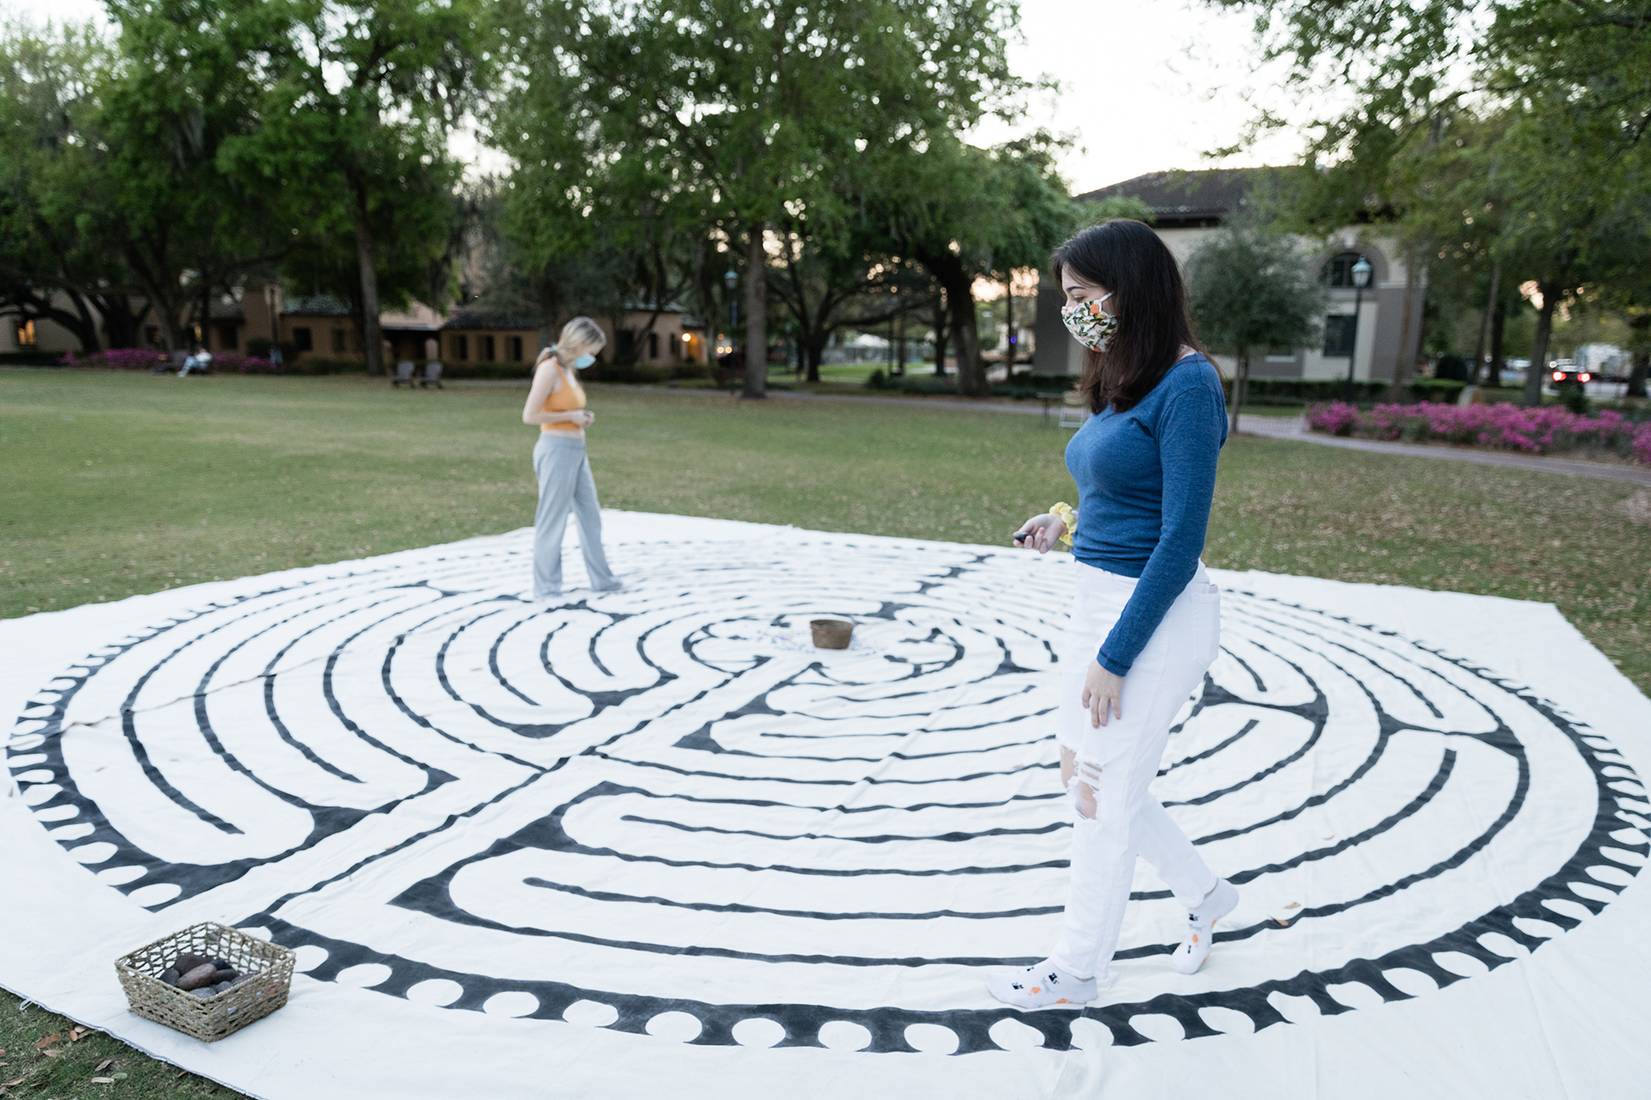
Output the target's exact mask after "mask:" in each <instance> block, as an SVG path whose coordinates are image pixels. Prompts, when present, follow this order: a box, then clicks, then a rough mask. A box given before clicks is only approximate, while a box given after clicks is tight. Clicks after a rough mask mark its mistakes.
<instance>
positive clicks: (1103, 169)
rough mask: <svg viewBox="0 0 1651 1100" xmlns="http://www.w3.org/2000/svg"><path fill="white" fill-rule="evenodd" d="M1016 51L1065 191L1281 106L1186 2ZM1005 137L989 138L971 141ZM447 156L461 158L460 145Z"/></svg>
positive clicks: (86, 7)
mask: <svg viewBox="0 0 1651 1100" xmlns="http://www.w3.org/2000/svg"><path fill="white" fill-rule="evenodd" d="M6 9H9V10H12V11H18V12H22V13H24V14H25V15H26V16H28V17H30V18H32V19H35V20H43V19H45V18H47V17H50V18H55V19H73V18H91V17H101V16H102V14H103V7H102V5H101V4H100V3H98V2H97V0H0V10H6ZM1021 25H1022V29H1023V31H1024V32H1025V36H1026V41H1025V43H1024V44H1020V45H1017V46H1015V47H1014V49H1013V52H1012V55H1011V56H1012V60H1013V63H1014V65H1015V68H1016V69H1017V70H1018V71H1019V72H1020V73H1021V74H1022V75H1024V76H1027V77H1035V76H1038V75H1049V76H1053V77H1055V78H1056V79H1057V80H1059V81H1061V83H1062V84H1063V86H1064V91H1063V93H1062V94H1061V95H1060V96H1059V97H1058V98H1056V99H1055V100H1054V101H1053V102H1048V101H1045V102H1041V103H1038V104H1037V105H1036V106H1035V108H1034V111H1033V117H1034V118H1035V119H1038V120H1039V121H1043V122H1045V123H1046V124H1047V125H1049V126H1050V127H1051V128H1052V129H1054V130H1056V131H1059V132H1065V133H1070V134H1073V135H1075V136H1076V137H1077V139H1078V141H1077V144H1076V145H1075V146H1074V147H1073V149H1072V150H1071V151H1070V152H1069V153H1068V154H1067V155H1066V156H1065V157H1064V158H1063V159H1062V161H1061V170H1062V172H1063V174H1064V175H1065V176H1066V179H1067V182H1068V183H1070V184H1071V185H1072V188H1073V190H1074V192H1081V191H1088V190H1092V189H1094V188H1097V187H1103V186H1105V185H1107V184H1109V183H1116V182H1118V181H1119V180H1124V179H1128V178H1130V177H1131V176H1137V175H1140V174H1141V173H1143V172H1153V171H1159V170H1161V169H1168V168H1199V167H1209V166H1210V165H1211V162H1210V161H1207V160H1206V159H1205V158H1204V156H1203V154H1204V153H1205V152H1206V151H1207V150H1209V149H1212V148H1214V147H1217V146H1221V145H1226V144H1229V143H1231V142H1234V141H1237V140H1238V138H1239V137H1240V135H1241V133H1242V130H1243V126H1244V123H1245V122H1246V121H1247V120H1248V119H1250V118H1251V117H1253V116H1254V114H1255V106H1254V105H1253V104H1252V103H1251V102H1250V101H1249V97H1250V96H1252V95H1254V94H1256V93H1257V92H1258V91H1259V93H1260V95H1261V97H1262V99H1263V101H1265V102H1267V103H1268V104H1269V105H1271V106H1272V107H1274V108H1275V109H1278V108H1280V107H1282V106H1284V105H1285V104H1284V103H1283V102H1282V101H1281V99H1280V97H1279V96H1278V95H1277V94H1276V93H1275V92H1272V91H1271V88H1272V86H1273V84H1272V82H1271V80H1270V79H1269V76H1270V74H1263V73H1257V72H1256V70H1255V64H1254V53H1255V48H1254V44H1253V41H1254V40H1253V36H1252V35H1251V32H1250V20H1249V17H1248V16H1246V15H1242V14H1233V13H1226V12H1218V11H1216V10H1214V9H1213V8H1211V7H1208V6H1206V5H1204V4H1202V3H1199V2H1197V0H1021ZM973 136H974V137H975V138H976V139H977V140H981V141H991V140H997V139H1000V138H1004V137H1008V136H1011V135H1010V134H1008V133H1006V132H1001V131H998V130H996V129H987V130H983V131H981V132H980V133H978V134H976V135H973ZM455 151H458V152H460V153H461V155H472V150H471V149H470V148H468V147H466V146H465V144H464V143H456V148H455ZM1299 155H1300V148H1299V145H1298V141H1297V139H1296V138H1295V136H1294V135H1291V134H1282V135H1278V136H1275V137H1273V138H1270V139H1269V140H1268V141H1267V142H1266V143H1265V144H1264V145H1261V146H1257V147H1253V148H1251V149H1249V150H1247V151H1246V152H1245V154H1244V155H1242V156H1239V157H1235V158H1232V159H1230V160H1228V161H1225V162H1223V163H1225V164H1229V165H1252V164H1280V163H1286V162H1289V161H1292V160H1295V159H1298V157H1299Z"/></svg>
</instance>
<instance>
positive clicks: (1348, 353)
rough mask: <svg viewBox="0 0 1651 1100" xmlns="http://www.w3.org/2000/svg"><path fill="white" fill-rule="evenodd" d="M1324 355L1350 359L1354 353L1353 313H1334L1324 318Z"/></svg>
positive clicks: (1330, 357)
mask: <svg viewBox="0 0 1651 1100" xmlns="http://www.w3.org/2000/svg"><path fill="white" fill-rule="evenodd" d="M1324 355H1325V358H1327V359H1349V358H1352V355H1353V315H1352V314H1351V313H1332V314H1330V316H1328V317H1326V318H1325V319H1324Z"/></svg>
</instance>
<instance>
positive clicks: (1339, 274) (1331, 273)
mask: <svg viewBox="0 0 1651 1100" xmlns="http://www.w3.org/2000/svg"><path fill="white" fill-rule="evenodd" d="M1358 262H1359V253H1357V252H1343V253H1341V254H1340V255H1336V256H1331V257H1330V258H1329V259H1328V260H1326V261H1325V262H1324V281H1325V283H1326V284H1328V285H1329V286H1332V287H1336V288H1338V289H1343V290H1352V289H1353V288H1354V285H1355V284H1354V282H1353V265H1354V264H1356V263H1358ZM1371 276H1372V278H1371V281H1372V282H1374V281H1375V278H1374V276H1375V273H1374V272H1372V273H1371ZM1365 289H1366V290H1369V289H1370V288H1369V287H1365Z"/></svg>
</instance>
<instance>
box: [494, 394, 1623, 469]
mask: <svg viewBox="0 0 1651 1100" xmlns="http://www.w3.org/2000/svg"><path fill="white" fill-rule="evenodd" d="M512 384H513V385H514V384H515V383H512ZM634 388H636V389H641V390H650V391H653V392H656V393H674V394H685V395H699V396H702V397H720V398H722V399H724V400H732V399H733V397H732V395H731V394H730V393H729V391H727V390H711V389H702V388H690V387H685V386H637V387H634ZM768 397H769V399H770V400H775V401H823V402H831V403H836V404H855V403H861V404H871V405H897V406H899V407H900V408H902V409H929V410H932V411H937V412H983V413H1011V414H1018V415H1022V416H1046V417H1047V418H1048V420H1049V423H1050V425H1054V424H1055V422H1056V417H1057V416H1058V415H1059V407H1058V406H1056V407H1053V408H1050V409H1049V410H1048V412H1047V413H1046V412H1045V410H1044V406H1043V403H1042V402H1040V401H975V400H971V399H969V398H966V397H887V396H882V395H878V394H866V395H865V396H864V397H859V396H855V395H851V394H840V393H808V392H805V391H799V390H769V391H768ZM1239 430H1240V434H1243V435H1257V436H1263V437H1265V438H1268V439H1289V440H1295V441H1297V442H1301V443H1318V444H1322V445H1323V446H1326V447H1345V448H1347V449H1348V450H1353V451H1378V452H1381V453H1383V454H1399V455H1405V456H1407V457H1415V458H1437V459H1445V460H1447V461H1455V462H1471V463H1477V464H1478V465H1481V466H1501V467H1503V468H1505V469H1507V468H1511V469H1518V470H1535V471H1537V472H1538V473H1549V474H1568V475H1570V476H1572V477H1591V478H1595V479H1597V480H1600V481H1626V482H1628V483H1629V484H1632V485H1646V486H1651V467H1644V466H1629V465H1626V464H1624V465H1617V464H1615V463H1611V462H1590V461H1588V460H1586V459H1580V458H1558V457H1555V456H1552V455H1548V456H1543V455H1522V454H1515V453H1513V452H1510V451H1488V450H1480V449H1479V448H1477V447H1459V446H1456V445H1454V444H1450V443H1386V442H1383V441H1381V440H1376V439H1352V438H1349V437H1345V436H1336V435H1326V434H1324V433H1323V432H1310V431H1308V430H1307V422H1306V420H1305V419H1304V418H1303V417H1300V416H1273V415H1267V414H1263V413H1251V414H1248V415H1240V417H1239Z"/></svg>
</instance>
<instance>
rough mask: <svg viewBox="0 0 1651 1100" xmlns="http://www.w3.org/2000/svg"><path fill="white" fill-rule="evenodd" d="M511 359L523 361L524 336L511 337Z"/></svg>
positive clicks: (517, 361) (516, 361) (515, 361)
mask: <svg viewBox="0 0 1651 1100" xmlns="http://www.w3.org/2000/svg"><path fill="white" fill-rule="evenodd" d="M510 359H511V362H513V363H520V362H521V361H522V338H521V337H520V336H512V337H511V338H510Z"/></svg>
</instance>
